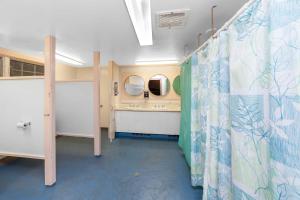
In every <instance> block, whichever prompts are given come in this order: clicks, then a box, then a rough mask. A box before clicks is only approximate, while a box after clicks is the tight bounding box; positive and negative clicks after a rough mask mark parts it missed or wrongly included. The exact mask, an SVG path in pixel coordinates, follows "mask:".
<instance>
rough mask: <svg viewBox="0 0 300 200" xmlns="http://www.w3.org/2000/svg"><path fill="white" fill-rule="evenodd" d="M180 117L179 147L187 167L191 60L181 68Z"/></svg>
mask: <svg viewBox="0 0 300 200" xmlns="http://www.w3.org/2000/svg"><path fill="white" fill-rule="evenodd" d="M180 91H181V117H180V133H179V146H180V147H181V149H182V151H183V153H184V156H185V159H186V161H187V163H188V165H189V166H190V165H191V115H190V113H191V59H188V60H187V61H186V62H185V63H183V65H182V66H181V71H180Z"/></svg>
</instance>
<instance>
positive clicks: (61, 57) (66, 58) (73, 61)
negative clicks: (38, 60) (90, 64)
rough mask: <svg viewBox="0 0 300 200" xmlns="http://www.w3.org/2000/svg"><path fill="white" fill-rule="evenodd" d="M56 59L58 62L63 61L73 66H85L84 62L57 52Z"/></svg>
mask: <svg viewBox="0 0 300 200" xmlns="http://www.w3.org/2000/svg"><path fill="white" fill-rule="evenodd" d="M55 58H56V59H58V60H61V61H63V62H66V63H69V64H71V65H83V64H84V62H83V61H82V60H80V59H77V58H72V57H70V56H66V55H64V54H62V53H58V52H56V55H55Z"/></svg>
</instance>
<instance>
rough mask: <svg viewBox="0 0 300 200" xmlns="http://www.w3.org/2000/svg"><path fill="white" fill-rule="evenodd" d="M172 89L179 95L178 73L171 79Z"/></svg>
mask: <svg viewBox="0 0 300 200" xmlns="http://www.w3.org/2000/svg"><path fill="white" fill-rule="evenodd" d="M173 89H174V91H175V92H176V94H178V95H180V94H181V90H180V75H178V76H176V78H175V79H174V81H173Z"/></svg>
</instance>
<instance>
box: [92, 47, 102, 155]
mask: <svg viewBox="0 0 300 200" xmlns="http://www.w3.org/2000/svg"><path fill="white" fill-rule="evenodd" d="M94 155H95V156H100V155H101V129H100V52H98V51H96V52H94Z"/></svg>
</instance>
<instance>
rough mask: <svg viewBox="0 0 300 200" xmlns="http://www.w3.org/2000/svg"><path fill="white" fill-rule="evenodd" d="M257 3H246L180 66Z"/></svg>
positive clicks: (250, 1)
mask: <svg viewBox="0 0 300 200" xmlns="http://www.w3.org/2000/svg"><path fill="white" fill-rule="evenodd" d="M255 1H257V0H249V1H248V2H247V3H245V4H244V6H243V7H242V8H240V9H239V10H238V11H237V13H236V14H235V15H234V16H233V17H232V18H231V19H229V20H228V21H227V22H226V23H225V24H224V25H223V26H222V27H221V28H220V29H219V30H218V31H217V32H216V33H215V34H214V35H213V36H210V37H209V38H208V39H207V40H206V42H204V43H203V44H202V45H201V46H200V47H198V48H197V49H196V50H194V51H193V52H192V53H190V54H189V55H188V56H187V57H185V58H184V59H183V61H182V62H180V64H183V63H184V62H185V61H187V60H188V59H189V58H191V57H192V55H193V54H194V53H196V52H198V51H200V50H202V48H203V47H205V46H206V45H207V44H208V42H209V41H210V39H211V38H213V37H217V36H218V34H219V33H220V32H221V31H223V30H226V29H227V28H228V27H229V26H230V25H231V24H232V22H233V21H234V20H235V19H236V18H238V17H239V16H240V15H241V14H242V13H243V12H244V11H245V10H246V9H247V8H248V7H249V6H250V5H251V4H252V3H254V2H255Z"/></svg>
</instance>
